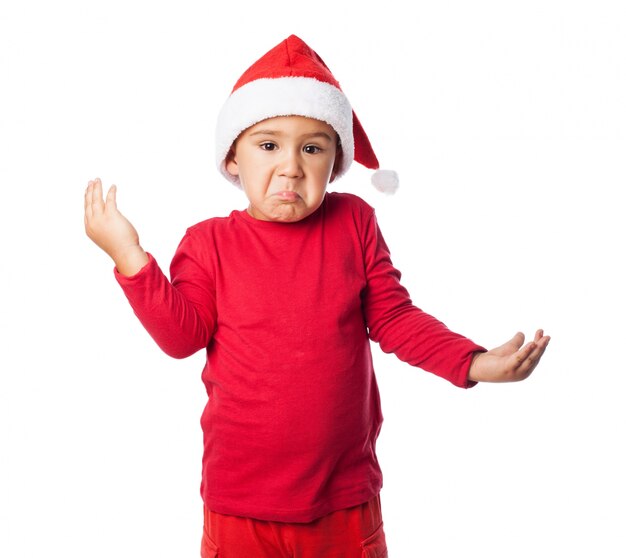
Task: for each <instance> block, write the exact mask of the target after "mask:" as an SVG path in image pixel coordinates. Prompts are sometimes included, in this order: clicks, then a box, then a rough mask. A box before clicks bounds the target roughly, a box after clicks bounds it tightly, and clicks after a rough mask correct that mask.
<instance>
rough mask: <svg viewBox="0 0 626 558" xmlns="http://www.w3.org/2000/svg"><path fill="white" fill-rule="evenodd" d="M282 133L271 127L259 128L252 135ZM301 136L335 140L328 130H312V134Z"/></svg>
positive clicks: (277, 134)
mask: <svg viewBox="0 0 626 558" xmlns="http://www.w3.org/2000/svg"><path fill="white" fill-rule="evenodd" d="M281 135H282V132H279V131H277V130H271V129H267V130H257V131H256V132H252V133H251V134H250V136H281ZM301 137H302V138H306V139H310V138H315V137H322V138H326V139H327V140H328V141H333V138H331V137H330V136H329V135H328V134H327V133H326V132H311V133H310V134H303V135H302V136H301Z"/></svg>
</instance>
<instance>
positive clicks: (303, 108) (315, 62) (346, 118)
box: [216, 35, 398, 193]
mask: <svg viewBox="0 0 626 558" xmlns="http://www.w3.org/2000/svg"><path fill="white" fill-rule="evenodd" d="M290 115H297V116H308V117H309V118H315V119H316V120H321V121H323V122H326V123H327V124H329V125H330V126H332V127H333V128H334V130H335V131H336V132H337V134H338V135H339V138H340V142H341V149H342V151H343V157H342V160H341V166H340V167H339V169H337V173H336V177H339V176H341V175H342V174H344V173H345V172H346V171H347V170H348V168H350V165H351V164H352V161H353V160H354V161H356V162H357V163H360V164H362V165H363V166H365V167H366V168H368V169H372V170H377V169H378V168H379V165H378V159H377V158H376V155H375V154H374V150H373V149H372V145H371V144H370V141H369V139H368V137H367V134H366V133H365V130H364V129H363V127H362V126H361V123H360V122H359V119H358V118H357V117H356V114H355V113H354V111H353V110H352V107H351V106H350V103H349V102H348V99H347V97H346V96H345V95H344V93H343V91H342V90H341V87H340V86H339V82H338V81H337V80H336V79H335V78H334V76H333V74H332V73H331V71H330V70H329V69H328V67H327V66H326V64H324V61H323V60H322V59H321V58H320V57H319V56H318V54H317V53H316V52H315V51H314V50H313V49H311V48H310V47H309V46H308V45H307V44H306V43H305V42H304V41H302V39H300V38H298V37H296V36H295V35H291V36H290V37H288V38H287V39H285V40H284V41H282V42H281V43H280V44H278V45H277V46H275V47H274V48H273V49H271V50H270V51H269V52H268V53H267V54H265V55H263V56H262V57H261V58H259V60H257V61H256V62H255V63H254V64H252V66H250V67H249V68H248V69H247V70H246V71H245V72H244V73H243V75H242V76H241V77H240V78H239V80H238V81H237V83H236V84H235V87H233V90H232V92H231V94H230V96H229V97H228V99H227V100H226V103H224V106H223V107H222V110H221V111H220V113H219V116H218V120H217V133H216V158H217V165H218V167H219V169H220V171H221V173H222V174H223V175H224V176H225V177H226V178H227V179H228V180H229V181H230V182H232V183H233V184H236V185H238V186H240V184H239V177H237V176H233V175H232V174H230V173H229V172H228V171H227V170H226V157H227V156H228V153H229V151H230V148H231V146H232V144H233V142H234V141H235V140H236V139H237V137H238V136H239V134H241V132H243V131H244V130H246V129H247V128H249V127H250V126H253V125H254V124H256V123H257V122H261V121H262V120H265V119H267V118H273V117H275V116H290ZM372 184H373V185H374V186H375V187H376V188H377V189H379V190H380V191H381V192H389V193H393V192H394V191H395V190H396V189H397V187H398V175H397V174H396V173H395V171H389V170H386V171H385V170H377V172H375V173H374V174H373V175H372Z"/></svg>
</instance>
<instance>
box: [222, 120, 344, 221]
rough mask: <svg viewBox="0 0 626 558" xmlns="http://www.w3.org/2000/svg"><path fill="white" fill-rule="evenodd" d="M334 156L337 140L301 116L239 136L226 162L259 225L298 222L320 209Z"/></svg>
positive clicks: (316, 122) (329, 129) (261, 124)
mask: <svg viewBox="0 0 626 558" xmlns="http://www.w3.org/2000/svg"><path fill="white" fill-rule="evenodd" d="M336 155H337V134H336V133H335V130H334V129H333V128H332V127H331V126H329V125H328V124H326V123H325V122H321V121H320V120H314V119H313V118H306V117H304V116H278V117H275V118H268V119H267V120H263V121H262V122H259V123H258V124H255V125H254V126H251V127H250V128H248V129H247V130H245V131H244V132H242V133H241V135H240V136H239V137H238V138H237V141H236V142H235V144H234V146H233V149H232V151H231V154H229V156H228V158H227V161H226V169H227V170H228V172H230V173H231V174H233V175H235V176H238V177H239V180H240V181H241V186H242V188H243V190H244V192H245V194H246V196H247V197H248V200H249V202H250V205H249V206H248V213H249V214H250V215H252V216H253V217H255V218H256V219H261V220H263V221H283V222H294V221H300V220H301V219H304V218H305V217H308V216H309V215H311V214H312V213H313V212H314V211H315V210H316V209H317V208H318V207H319V206H320V205H321V203H322V201H323V199H324V193H325V192H326V186H327V184H328V182H329V181H330V179H331V177H332V174H333V168H334V163H335V158H336Z"/></svg>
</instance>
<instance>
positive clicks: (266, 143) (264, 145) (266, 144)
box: [261, 141, 276, 151]
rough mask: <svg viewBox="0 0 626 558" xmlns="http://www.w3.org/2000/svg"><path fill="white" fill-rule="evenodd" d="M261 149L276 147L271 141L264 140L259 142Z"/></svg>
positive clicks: (270, 149)
mask: <svg viewBox="0 0 626 558" xmlns="http://www.w3.org/2000/svg"><path fill="white" fill-rule="evenodd" d="M261 149H263V150H264V151H274V149H276V144H275V143H272V142H271V141H264V142H263V143H262V144H261Z"/></svg>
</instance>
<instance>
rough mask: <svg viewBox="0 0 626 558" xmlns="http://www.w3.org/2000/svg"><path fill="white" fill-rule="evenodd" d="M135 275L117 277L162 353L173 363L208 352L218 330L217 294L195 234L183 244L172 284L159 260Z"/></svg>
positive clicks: (187, 236)
mask: <svg viewBox="0 0 626 558" xmlns="http://www.w3.org/2000/svg"><path fill="white" fill-rule="evenodd" d="M148 256H149V261H148V263H147V264H146V265H145V266H144V267H143V268H142V269H141V270H140V271H139V272H138V273H136V274H135V275H132V276H130V277H126V276H124V275H122V274H120V273H119V272H118V271H117V269H116V270H115V277H116V279H117V281H118V283H119V284H120V286H121V287H122V289H123V291H124V294H125V295H126V298H128V301H129V302H130V305H131V307H132V309H133V311H134V312H135V314H136V315H137V317H138V318H139V320H140V321H141V323H142V324H143V326H144V327H145V328H146V330H147V331H148V333H149V334H150V335H151V336H152V338H153V339H154V340H155V341H156V343H157V344H158V345H159V347H160V348H161V349H162V350H163V351H164V352H165V353H167V354H168V355H170V356H172V357H174V358H185V357H188V356H190V355H192V354H194V353H195V352H197V351H198V350H200V349H203V348H205V347H206V346H207V345H208V343H209V341H210V339H211V336H212V335H213V331H214V329H215V323H216V317H215V288H214V282H213V281H212V280H211V278H210V276H209V273H208V272H207V267H206V264H205V263H204V262H203V260H204V258H205V255H204V254H203V249H202V247H201V246H199V243H196V242H194V240H193V238H192V236H191V234H190V233H189V232H188V233H187V235H185V237H184V238H183V240H182V241H181V243H180V245H179V247H178V249H177V251H176V254H175V255H174V259H173V260H172V264H171V267H170V271H171V277H172V281H171V282H170V281H169V280H168V279H167V277H166V276H165V274H164V273H163V272H162V271H161V269H160V267H159V266H158V264H157V262H156V260H155V259H154V258H153V257H152V255H151V254H148Z"/></svg>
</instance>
